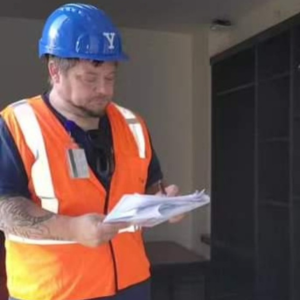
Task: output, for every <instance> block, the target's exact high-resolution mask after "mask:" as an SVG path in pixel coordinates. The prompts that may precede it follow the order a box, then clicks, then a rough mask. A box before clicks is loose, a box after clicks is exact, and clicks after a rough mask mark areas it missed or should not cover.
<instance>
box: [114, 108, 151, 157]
mask: <svg viewBox="0 0 300 300" xmlns="http://www.w3.org/2000/svg"><path fill="white" fill-rule="evenodd" d="M115 106H116V107H117V109H118V110H119V112H120V113H121V114H122V115H123V117H124V118H125V120H126V122H127V124H128V126H129V128H130V130H131V132H132V134H133V136H134V138H135V141H136V144H137V146H138V149H139V156H140V158H146V142H145V137H144V133H143V128H142V125H141V123H140V122H139V120H138V119H137V117H136V116H135V114H134V113H133V112H132V111H130V110H129V109H126V108H124V107H122V106H119V105H115Z"/></svg>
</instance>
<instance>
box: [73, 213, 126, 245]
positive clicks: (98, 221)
mask: <svg viewBox="0 0 300 300" xmlns="http://www.w3.org/2000/svg"><path fill="white" fill-rule="evenodd" d="M103 219H104V216H103V215H100V214H86V215H83V216H79V217H74V218H72V219H71V222H70V226H71V228H70V230H71V232H72V236H73V239H74V241H75V242H78V243H80V244H82V245H84V246H87V247H98V246H100V245H102V244H104V243H107V242H109V241H110V240H111V239H112V238H113V237H115V236H116V235H117V234H118V232H119V230H120V229H123V228H126V227H128V226H129V224H127V223H118V224H106V223H103Z"/></svg>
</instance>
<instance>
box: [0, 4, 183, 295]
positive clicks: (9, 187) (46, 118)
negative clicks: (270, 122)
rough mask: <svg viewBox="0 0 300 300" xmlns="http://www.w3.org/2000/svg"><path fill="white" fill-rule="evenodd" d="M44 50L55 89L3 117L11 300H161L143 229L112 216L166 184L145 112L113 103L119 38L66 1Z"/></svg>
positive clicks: (98, 16) (171, 190)
mask: <svg viewBox="0 0 300 300" xmlns="http://www.w3.org/2000/svg"><path fill="white" fill-rule="evenodd" d="M39 55H40V57H44V58H45V59H46V61H47V65H48V71H49V79H50V83H51V90H50V92H49V93H46V94H44V95H41V96H36V97H34V98H31V99H25V100H22V101H18V102H16V103H13V104H12V105H9V106H8V107H6V108H5V109H4V110H3V111H2V113H1V119H0V121H1V122H0V125H1V126H0V130H1V134H0V138H1V141H0V142H1V143H0V168H1V172H0V196H1V201H0V229H1V230H3V231H4V232H5V235H6V268H7V280H8V281H7V282H8V289H9V294H10V297H11V298H10V299H18V300H83V299H119V300H125V299H128V300H129V299H134V300H136V299H143V300H147V299H150V290H149V278H150V274H149V262H148V259H147V257H146V254H145V251H144V246H143V240H142V233H141V230H133V229H132V228H129V229H128V230H127V231H125V232H122V233H119V231H120V230H121V229H125V228H128V225H129V224H114V225H109V224H104V223H103V222H102V220H103V218H104V216H105V215H106V214H107V213H108V212H109V211H110V210H111V209H112V208H113V207H114V205H115V204H116V203H117V202H118V201H119V200H120V198H121V197H122V195H124V194H131V193H156V192H158V183H159V182H161V180H162V172H161V170H160V165H159V161H158V159H157V157H156V155H155V152H154V150H153V147H152V145H151V141H150V137H149V134H148V131H147V128H146V125H145V124H144V122H143V120H142V119H141V118H140V117H139V116H138V115H136V114H134V113H133V112H131V111H130V110H128V109H125V108H123V107H120V106H118V105H117V104H115V103H113V102H112V98H113V92H114V83H115V77H116V71H117V64H118V62H119V61H122V60H125V59H127V57H126V55H125V54H124V53H123V52H122V43H121V38H120V34H119V32H118V31H117V29H116V28H115V27H114V25H113V24H112V23H111V21H110V19H109V18H108V17H107V16H106V15H105V14H104V13H103V12H102V11H100V10H99V9H97V8H95V7H93V6H90V5H85V4H67V5H64V6H62V7H60V8H58V9H57V10H55V11H54V12H53V13H52V14H51V15H50V17H49V18H48V20H47V21H46V24H45V27H44V30H43V33H42V37H41V39H40V43H39ZM166 192H167V195H176V194H177V193H178V189H177V187H176V186H174V185H173V186H169V187H167V188H166ZM173 221H174V220H173ZM175 221H176V220H175Z"/></svg>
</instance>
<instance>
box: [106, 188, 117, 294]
mask: <svg viewBox="0 0 300 300" xmlns="http://www.w3.org/2000/svg"><path fill="white" fill-rule="evenodd" d="M109 191H110V185H109V186H108V188H107V190H106V198H105V206H104V213H105V215H106V214H107V212H108V204H109ZM108 243H109V248H110V252H111V258H112V261H113V268H114V279H115V291H116V293H117V292H118V291H119V287H118V271H117V262H116V256H115V251H114V247H113V244H112V242H111V241H109V242H108Z"/></svg>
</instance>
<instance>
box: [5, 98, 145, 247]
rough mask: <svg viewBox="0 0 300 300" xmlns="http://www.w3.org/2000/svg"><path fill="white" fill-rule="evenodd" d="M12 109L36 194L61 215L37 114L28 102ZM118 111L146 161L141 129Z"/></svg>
mask: <svg viewBox="0 0 300 300" xmlns="http://www.w3.org/2000/svg"><path fill="white" fill-rule="evenodd" d="M12 107H13V111H14V113H15V116H16V119H17V121H18V124H19V126H20V129H21V131H22V134H23V136H24V138H25V141H26V144H27V146H28V147H29V149H30V150H31V152H32V154H33V155H34V157H35V163H34V164H33V166H32V169H31V176H32V182H33V186H34V190H35V193H36V195H37V196H38V197H39V198H40V200H41V207H42V208H43V209H45V210H48V211H51V212H53V213H58V208H59V201H58V199H57V198H56V196H55V192H54V186H53V181H52V177H51V171H50V166H49V161H48V156H47V152H46V148H45V142H44V138H43V134H42V131H41V128H40V125H39V123H38V120H37V118H36V115H35V112H34V110H33V108H32V107H31V105H30V104H29V103H28V102H27V100H26V99H24V100H21V101H18V102H16V103H14V104H12ZM116 107H117V108H118V110H119V111H120V112H121V114H122V115H123V117H124V118H125V119H126V121H127V124H128V125H129V128H130V130H131V132H132V134H133V136H134V138H135V140H136V143H137V146H138V149H139V155H140V157H141V158H145V157H146V146H145V138H144V134H143V129H142V125H141V124H140V122H139V121H138V120H137V118H136V116H135V115H134V114H133V113H132V112H131V111H130V110H128V109H125V108H123V107H120V106H117V105H116ZM138 229H139V228H137V227H136V226H130V227H128V228H125V229H123V230H122V232H125V231H126V232H134V231H136V230H138ZM8 239H9V240H11V241H15V242H20V243H27V244H39V245H53V244H74V243H75V242H73V241H58V240H37V239H28V238H24V237H19V236H16V235H12V234H9V235H8Z"/></svg>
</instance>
